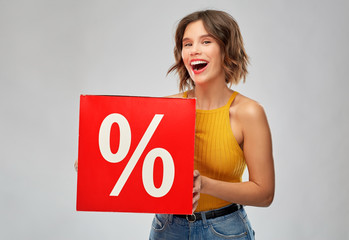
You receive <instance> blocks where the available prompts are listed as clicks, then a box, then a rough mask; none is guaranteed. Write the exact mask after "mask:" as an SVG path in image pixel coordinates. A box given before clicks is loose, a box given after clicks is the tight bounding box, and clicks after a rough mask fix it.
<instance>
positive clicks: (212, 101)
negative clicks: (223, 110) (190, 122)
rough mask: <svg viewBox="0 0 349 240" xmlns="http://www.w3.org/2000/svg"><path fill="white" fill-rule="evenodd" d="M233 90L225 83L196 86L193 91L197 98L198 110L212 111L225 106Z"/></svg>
mask: <svg viewBox="0 0 349 240" xmlns="http://www.w3.org/2000/svg"><path fill="white" fill-rule="evenodd" d="M231 93H232V90H231V89H229V88H228V86H227V85H226V83H225V82H223V84H212V85H211V86H208V85H196V86H195V88H194V89H193V95H194V97H196V108H197V109H202V110H211V109H216V108H219V107H222V106H224V105H225V104H226V103H227V101H228V99H229V97H230V96H231Z"/></svg>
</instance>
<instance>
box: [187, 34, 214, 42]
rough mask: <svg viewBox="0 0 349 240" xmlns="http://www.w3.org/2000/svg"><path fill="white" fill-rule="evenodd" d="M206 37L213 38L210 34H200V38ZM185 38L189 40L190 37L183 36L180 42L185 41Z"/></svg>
mask: <svg viewBox="0 0 349 240" xmlns="http://www.w3.org/2000/svg"><path fill="white" fill-rule="evenodd" d="M206 37H210V38H214V37H213V36H212V35H211V34H204V35H201V36H200V39H201V38H206ZM187 40H190V38H183V39H182V42H185V41H187Z"/></svg>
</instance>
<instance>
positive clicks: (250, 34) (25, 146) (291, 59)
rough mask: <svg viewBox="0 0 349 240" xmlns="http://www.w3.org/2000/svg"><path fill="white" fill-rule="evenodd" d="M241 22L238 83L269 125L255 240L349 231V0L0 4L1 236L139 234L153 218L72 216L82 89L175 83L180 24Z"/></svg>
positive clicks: (20, 0)
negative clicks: (269, 197) (219, 15)
mask: <svg viewBox="0 0 349 240" xmlns="http://www.w3.org/2000/svg"><path fill="white" fill-rule="evenodd" d="M206 8H214V9H221V10H225V11H227V12H229V13H230V14H232V15H233V16H234V17H235V18H236V20H237V21H238V23H239V25H240V28H241V31H242V34H243V36H244V39H245V44H246V50H247V52H248V54H249V55H250V57H251V65H250V67H249V71H250V74H249V76H248V79H247V82H246V83H245V84H241V85H239V86H238V87H236V88H235V89H237V90H238V91H240V92H241V93H242V94H244V95H247V96H249V97H251V98H253V99H255V100H257V101H259V102H260V103H261V104H262V105H263V106H264V107H265V111H266V112H267V115H268V118H269V122H270V127H271V130H272V134H273V143H274V145H273V147H274V157H275V169H276V194H275V200H274V202H273V204H272V205H271V206H270V207H269V208H255V207H247V208H246V209H247V211H248V214H249V218H250V220H251V222H252V224H253V227H254V229H255V230H256V236H257V239H268V240H271V239H275V240H279V239H290V240H294V239H349V233H348V230H347V227H348V222H349V208H348V202H349V193H348V192H349V191H348V183H347V176H346V175H347V171H348V166H349V164H348V155H349V150H348V149H349V145H348V139H347V136H348V134H349V127H348V122H349V101H348V100H349V99H348V98H349V97H348V94H347V91H348V89H349V88H348V87H349V83H348V75H349V70H348V69H349V68H348V59H347V57H348V55H349V47H348V45H347V44H348V42H349V28H348V22H349V15H348V12H349V3H348V1H344V0H343V1H341V0H336V1H319V0H310V1H299V0H295V1H277V0H275V1H271V0H268V1H251V0H244V1H222V0H221V1H220V0H214V1H209V0H202V1H182V0H180V1H115V0H114V1H107V0H103V1H92V0H89V1H82V0H73V1H72V0H69V1H68V0H60V1H58V0H31V1H25V0H13V1H6V0H1V1H0V81H1V85H0V93H1V94H0V110H1V113H0V114H1V118H0V121H1V122H0V123H1V124H0V147H1V160H0V238H1V239H86V240H87V239H147V237H148V233H149V229H150V224H151V219H152V215H151V214H132V213H131V214H128V213H93V212H92V213H91V212H76V211H75V200H76V173H75V171H74V168H73V162H74V160H75V159H76V157H77V147H78V144H77V143H78V110H79V95H80V94H115V95H116V94H122V95H143V96H165V95H169V94H174V93H176V92H177V77H176V75H173V74H172V75H169V76H168V77H166V71H167V69H168V68H169V66H170V65H171V64H172V63H173V61H174V59H173V55H172V49H173V45H174V41H173V35H174V30H175V25H176V23H177V21H178V20H179V19H180V18H182V17H183V16H185V15H186V14H188V13H190V12H193V11H195V10H201V9H206Z"/></svg>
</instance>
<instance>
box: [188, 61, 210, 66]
mask: <svg viewBox="0 0 349 240" xmlns="http://www.w3.org/2000/svg"><path fill="white" fill-rule="evenodd" d="M204 63H207V62H206V61H193V62H191V63H190V65H192V66H193V65H197V64H204Z"/></svg>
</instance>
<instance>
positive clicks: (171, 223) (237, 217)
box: [149, 208, 254, 240]
mask: <svg viewBox="0 0 349 240" xmlns="http://www.w3.org/2000/svg"><path fill="white" fill-rule="evenodd" d="M201 216H202V220H197V221H195V222H188V220H187V219H185V218H179V217H176V216H173V215H171V214H156V215H155V216H154V219H153V222H152V228H151V231H150V236H149V239H150V240H160V239H164V240H184V239H190V240H202V239H207V240H211V239H239V240H254V231H253V230H252V228H251V224H250V221H249V220H248V218H247V214H246V212H245V210H244V208H240V209H239V210H237V211H235V212H233V213H230V214H227V215H224V216H221V217H216V218H211V219H206V217H205V215H204V214H203V213H201Z"/></svg>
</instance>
